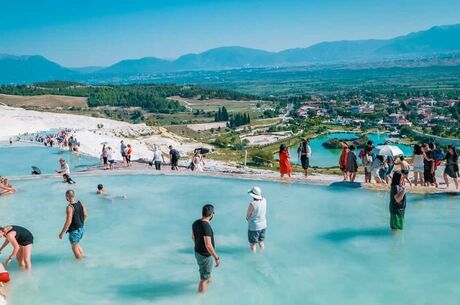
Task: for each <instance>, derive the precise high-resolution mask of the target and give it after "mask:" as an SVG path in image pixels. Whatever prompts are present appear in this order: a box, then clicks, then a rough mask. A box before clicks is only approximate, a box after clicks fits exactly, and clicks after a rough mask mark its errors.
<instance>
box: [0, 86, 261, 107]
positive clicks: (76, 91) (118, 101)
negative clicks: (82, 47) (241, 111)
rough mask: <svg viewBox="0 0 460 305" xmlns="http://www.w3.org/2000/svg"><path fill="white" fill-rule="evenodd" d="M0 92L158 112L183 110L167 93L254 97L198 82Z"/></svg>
mask: <svg viewBox="0 0 460 305" xmlns="http://www.w3.org/2000/svg"><path fill="white" fill-rule="evenodd" d="M0 93H3V94H12V95H27V96H31V95H45V94H50V95H65V96H78V97H87V98H88V106H89V107H98V106H117V107H141V108H142V109H144V110H146V111H149V112H159V113H175V112H180V111H185V110H186V109H185V107H184V106H183V105H181V104H180V103H179V102H177V101H174V100H170V99H167V97H170V96H180V97H183V98H198V99H202V100H204V99H234V100H249V99H256V98H257V97H255V96H252V95H249V94H244V93H240V92H236V91H231V90H224V89H218V88H206V87H200V86H177V85H172V84H146V85H108V86H102V85H95V86H90V85H85V84H79V83H74V82H65V81H52V82H45V83H37V84H33V85H9V86H0ZM227 115H228V113H227Z"/></svg>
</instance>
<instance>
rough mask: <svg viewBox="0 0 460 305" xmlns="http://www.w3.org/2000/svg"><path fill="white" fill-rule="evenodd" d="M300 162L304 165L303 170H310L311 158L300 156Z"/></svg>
mask: <svg viewBox="0 0 460 305" xmlns="http://www.w3.org/2000/svg"><path fill="white" fill-rule="evenodd" d="M300 162H301V163H302V168H303V169H308V168H309V167H310V158H308V157H307V156H305V155H303V156H300Z"/></svg>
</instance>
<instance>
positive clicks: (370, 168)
mask: <svg viewBox="0 0 460 305" xmlns="http://www.w3.org/2000/svg"><path fill="white" fill-rule="evenodd" d="M341 146H342V151H341V154H340V157H339V168H340V170H341V172H342V176H343V181H349V182H355V181H356V176H357V173H358V169H359V167H360V166H362V167H363V170H364V183H372V182H375V183H377V184H388V185H389V184H390V183H391V178H392V175H393V173H394V172H395V171H396V170H398V171H400V172H401V174H402V179H403V180H404V181H405V182H407V183H408V184H409V186H412V185H415V186H419V185H420V186H427V187H439V181H438V180H439V177H436V173H437V170H438V168H440V167H441V166H442V165H443V164H444V171H443V173H442V178H443V180H444V183H445V185H446V188H447V189H449V188H450V185H451V182H453V184H454V187H455V189H456V190H459V181H458V180H459V178H460V174H459V165H458V161H459V160H458V154H457V150H456V148H455V146H453V145H448V146H447V150H446V152H445V153H444V152H443V151H442V150H441V149H440V148H438V147H436V144H434V143H424V144H416V145H414V153H413V155H412V156H411V158H410V159H409V158H408V157H406V156H404V155H403V154H397V155H394V154H391V153H390V154H388V153H381V151H380V150H379V149H378V148H377V147H376V146H375V145H374V143H373V142H372V141H370V140H369V141H368V142H367V143H366V145H365V147H364V148H363V149H362V150H360V152H359V153H357V148H356V147H355V145H354V144H347V143H346V142H342V143H341ZM297 152H298V156H299V159H300V163H301V165H302V169H303V171H304V175H305V177H308V169H309V167H310V161H311V158H312V150H311V147H310V145H309V139H307V138H304V139H302V141H301V142H300V145H299V147H298V149H297ZM390 152H391V150H390ZM278 156H279V171H280V175H281V178H284V177H286V176H287V177H291V176H292V171H293V168H292V164H291V156H290V153H289V147H287V146H286V145H285V144H281V145H280V149H279V152H278ZM409 161H411V162H409Z"/></svg>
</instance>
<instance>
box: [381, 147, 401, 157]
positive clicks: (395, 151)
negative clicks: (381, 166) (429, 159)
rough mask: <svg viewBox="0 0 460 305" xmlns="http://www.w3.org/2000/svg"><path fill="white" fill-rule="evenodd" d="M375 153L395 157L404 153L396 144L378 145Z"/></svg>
mask: <svg viewBox="0 0 460 305" xmlns="http://www.w3.org/2000/svg"><path fill="white" fill-rule="evenodd" d="M377 155H379V156H392V157H396V156H400V155H404V153H403V151H402V150H401V149H400V148H399V147H398V146H395V145H379V146H377Z"/></svg>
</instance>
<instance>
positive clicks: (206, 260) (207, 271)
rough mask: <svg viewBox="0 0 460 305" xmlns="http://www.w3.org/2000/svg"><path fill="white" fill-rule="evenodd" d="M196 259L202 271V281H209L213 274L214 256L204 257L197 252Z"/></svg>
mask: <svg viewBox="0 0 460 305" xmlns="http://www.w3.org/2000/svg"><path fill="white" fill-rule="evenodd" d="M195 258H196V263H197V264H198V268H199V270H200V279H201V280H202V281H205V280H209V279H210V278H211V272H212V256H204V255H202V254H200V253H198V252H195Z"/></svg>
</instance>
